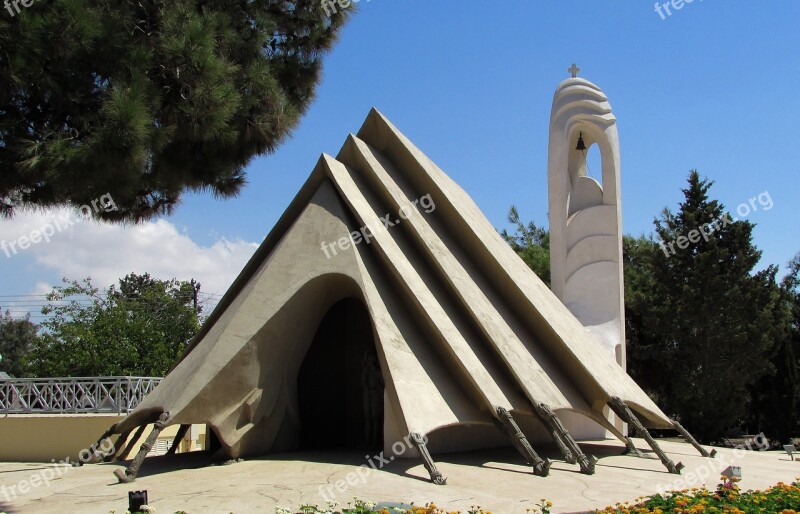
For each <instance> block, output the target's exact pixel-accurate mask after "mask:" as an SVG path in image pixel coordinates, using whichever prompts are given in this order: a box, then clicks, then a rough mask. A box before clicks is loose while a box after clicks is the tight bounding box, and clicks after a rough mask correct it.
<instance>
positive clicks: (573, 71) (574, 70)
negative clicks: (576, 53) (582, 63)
mask: <svg viewBox="0 0 800 514" xmlns="http://www.w3.org/2000/svg"><path fill="white" fill-rule="evenodd" d="M567 71H568V72H570V74H572V78H575V77H577V76H578V73H580V72H581V69H580V68H578V65H577V64H575V63H572V67H571V68H570V69H568V70H567Z"/></svg>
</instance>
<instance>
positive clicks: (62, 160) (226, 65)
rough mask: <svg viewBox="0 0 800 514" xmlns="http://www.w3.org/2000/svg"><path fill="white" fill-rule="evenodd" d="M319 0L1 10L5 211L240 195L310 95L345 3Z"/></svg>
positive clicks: (98, 3) (170, 203) (159, 208)
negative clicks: (328, 5) (187, 194)
mask: <svg viewBox="0 0 800 514" xmlns="http://www.w3.org/2000/svg"><path fill="white" fill-rule="evenodd" d="M350 11H352V9H339V10H338V12H337V13H336V14H334V15H333V16H332V17H330V18H328V17H327V16H326V15H325V13H324V12H323V10H322V9H321V8H320V4H319V1H318V0H298V1H293V2H284V1H279V0H169V1H167V0H141V1H126V2H120V1H116V0H114V1H112V0H52V1H48V2H35V3H34V5H33V6H30V7H28V8H24V9H22V12H21V13H19V14H17V15H15V16H10V15H9V13H7V12H6V11H5V10H3V15H2V16H0V169H2V170H3V172H2V174H0V214H5V215H11V214H12V213H13V211H14V210H15V208H17V207H20V206H25V205H32V206H53V205H73V206H80V205H82V204H88V203H89V202H90V201H91V200H93V199H96V198H99V197H100V196H101V195H103V194H106V193H110V194H111V195H112V197H113V198H114V201H115V203H116V204H117V205H118V206H119V210H117V211H110V212H101V213H98V216H100V217H103V218H105V219H108V220H126V221H127V220H142V219H147V218H150V217H153V216H157V215H161V214H165V213H169V212H171V210H172V209H173V208H174V206H175V205H176V204H177V203H178V202H179V200H180V197H181V194H182V193H183V192H184V191H186V190H191V191H198V190H206V191H211V192H212V193H214V194H215V195H217V196H219V197H231V196H234V195H236V194H237V193H238V192H239V191H240V189H241V188H242V186H243V185H244V184H245V173H244V168H245V166H246V165H247V164H248V162H249V161H250V160H251V158H252V157H253V156H255V155H259V154H263V153H268V152H272V151H274V150H275V148H276V147H277V146H278V145H279V144H280V143H281V142H282V141H284V140H285V139H286V137H287V136H288V135H289V134H290V132H291V130H292V129H293V128H294V127H295V126H296V125H297V124H298V121H299V119H300V117H301V115H302V114H303V113H304V112H305V111H306V109H307V108H308V106H309V104H310V103H311V101H312V99H313V97H314V90H315V86H316V84H317V82H318V81H319V78H320V69H321V57H322V55H323V53H324V52H325V51H326V50H328V49H330V48H331V47H332V45H333V43H334V41H335V39H336V36H337V34H338V33H339V31H340V28H341V27H342V25H343V23H344V22H345V18H346V17H347V13H348V12H350Z"/></svg>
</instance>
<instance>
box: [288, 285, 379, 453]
mask: <svg viewBox="0 0 800 514" xmlns="http://www.w3.org/2000/svg"><path fill="white" fill-rule="evenodd" d="M297 396H298V401H299V411H300V426H301V428H300V449H301V450H323V449H334V448H347V449H362V450H370V451H371V450H378V449H380V448H381V447H382V446H383V379H382V376H381V370H380V365H379V364H378V359H377V355H376V353H375V341H374V338H373V332H372V322H371V320H370V317H369V312H367V309H366V307H365V306H364V304H363V303H361V301H359V300H357V299H355V298H348V299H346V300H342V301H340V302H338V303H336V304H334V305H333V306H332V307H331V308H330V310H328V312H327V314H326V315H325V317H324V318H323V319H322V322H321V323H320V324H319V327H318V328H317V333H316V335H315V336H314V341H313V342H312V343H311V347H310V348H309V350H308V353H307V354H306V357H305V359H304V360H303V363H302V365H301V366H300V372H299V374H298V376H297Z"/></svg>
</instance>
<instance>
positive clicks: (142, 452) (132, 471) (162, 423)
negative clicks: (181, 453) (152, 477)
mask: <svg viewBox="0 0 800 514" xmlns="http://www.w3.org/2000/svg"><path fill="white" fill-rule="evenodd" d="M168 422H169V412H164V413H163V414H161V416H159V418H158V421H156V422H155V425H154V426H153V431H152V432H150V435H149V436H147V439H146V440H145V442H144V443H143V444H142V446H141V447H140V448H139V453H137V454H136V457H135V458H134V459H133V462H131V465H130V466H128V468H127V469H126V470H125V471H124V472H123V471H122V470H121V469H117V470H115V471H114V475H116V477H117V480H119V483H120V484H127V483H130V482H133V481H134V480H136V475H137V474H138V473H139V468H140V467H141V466H142V463H143V462H144V459H145V458H146V457H147V454H148V453H150V450H151V449H152V448H153V444H155V442H156V439H158V434H160V433H161V431H162V430H164V427H166V426H167V423H168ZM135 440H136V439H134V441H135Z"/></svg>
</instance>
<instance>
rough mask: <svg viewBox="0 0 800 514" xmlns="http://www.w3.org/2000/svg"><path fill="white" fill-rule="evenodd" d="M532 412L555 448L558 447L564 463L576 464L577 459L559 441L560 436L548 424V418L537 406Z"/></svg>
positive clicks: (564, 444) (549, 423) (551, 425)
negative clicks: (548, 434)
mask: <svg viewBox="0 0 800 514" xmlns="http://www.w3.org/2000/svg"><path fill="white" fill-rule="evenodd" d="M534 410H535V411H536V414H537V416H539V420H540V421H541V422H542V423H543V424H544V426H545V428H546V429H547V431H548V432H549V433H550V437H551V438H553V442H554V443H556V447H558V451H559V452H560V453H561V455H562V456H563V457H564V461H565V462H567V463H569V464H575V463H577V462H578V459H577V458H576V457H575V456H574V455H573V454H572V451H570V449H569V448H568V447H567V445H566V443H565V442H564V441H563V440H562V439H561V434H560V433H559V431H558V429H557V428H556V427H555V425H553V423H551V422H550V418H548V417H547V415H546V414H545V412H544V411H541V410H540V409H539V408H538V405H535V406H534Z"/></svg>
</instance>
